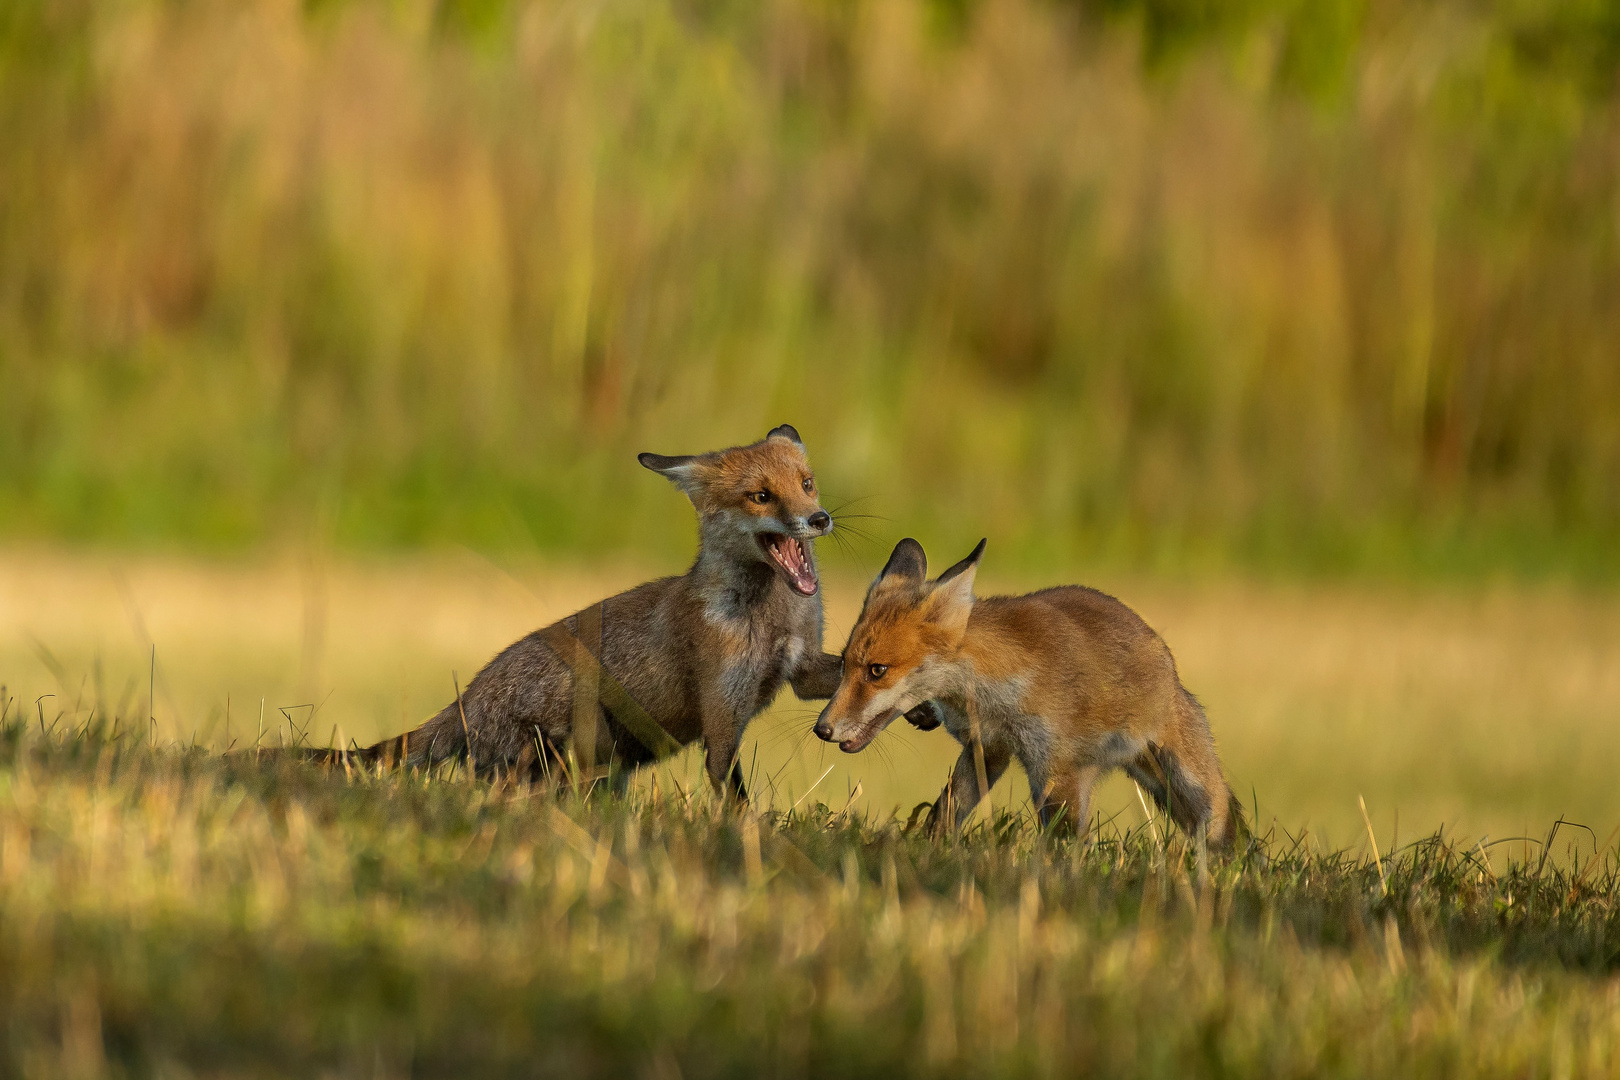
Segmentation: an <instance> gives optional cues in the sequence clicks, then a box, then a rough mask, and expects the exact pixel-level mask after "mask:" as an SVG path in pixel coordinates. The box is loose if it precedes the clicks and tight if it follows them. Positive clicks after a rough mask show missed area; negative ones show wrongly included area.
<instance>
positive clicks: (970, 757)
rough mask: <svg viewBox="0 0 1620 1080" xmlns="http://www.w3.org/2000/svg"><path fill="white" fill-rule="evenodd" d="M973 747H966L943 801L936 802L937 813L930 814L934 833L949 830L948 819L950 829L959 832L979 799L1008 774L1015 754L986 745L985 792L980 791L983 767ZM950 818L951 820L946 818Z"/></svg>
mask: <svg viewBox="0 0 1620 1080" xmlns="http://www.w3.org/2000/svg"><path fill="white" fill-rule="evenodd" d="M974 758H975V754H974V752H973V745H972V744H971V743H969V744H968V745H966V746H964V747H962V756H961V757H959V758H957V759H956V765H955V767H954V768H952V769H951V778H950V780H948V781H946V783H945V790H944V791H942V792H940V793H939V801H938V802H936V803H934V810H933V813H931V814H930V815H929V821H930V822H932V824H933V827H934V830H935V831H936V832H937V831H940V830H942V829H944V828H945V823H946V821H947V820H949V821H950V828H951V831H952V832H955V831H957V830H959V829H961V827H962V823H963V822H964V821H966V820H967V819H968V815H969V814H971V813H973V811H974V809H975V808H976V807H977V806H978V805H979V800H980V799H982V798H983V797H984V796H986V795H988V794H989V793H990V789H991V788H993V787H995V786H996V781H997V780H999V779H1001V774H1002V773H1004V772H1006V771H1007V763H1008V762H1009V761H1011V760H1012V755H1011V754H1010V753H1008V752H1007V751H1006V750H1005V749H1003V748H1001V747H999V746H986V747H985V748H984V780H985V784H984V790H983V791H980V790H979V765H978V762H977V761H975V760H974ZM947 814H949V815H950V817H949V819H947V817H946V815H947Z"/></svg>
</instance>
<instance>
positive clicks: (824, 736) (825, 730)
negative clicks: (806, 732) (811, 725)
mask: <svg viewBox="0 0 1620 1080" xmlns="http://www.w3.org/2000/svg"><path fill="white" fill-rule="evenodd" d="M815 731H816V738H818V739H820V740H821V741H822V742H832V725H831V724H829V723H827V718H826V717H822V718H821V719H820V720H817V721H816V727H815Z"/></svg>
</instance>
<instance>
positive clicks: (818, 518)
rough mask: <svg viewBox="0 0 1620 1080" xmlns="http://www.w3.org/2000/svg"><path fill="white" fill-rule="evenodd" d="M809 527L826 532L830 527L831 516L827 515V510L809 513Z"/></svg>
mask: <svg viewBox="0 0 1620 1080" xmlns="http://www.w3.org/2000/svg"><path fill="white" fill-rule="evenodd" d="M810 527H811V528H812V529H817V530H820V531H821V532H826V531H827V530H828V529H830V528H832V518H830V517H828V516H827V511H825V510H817V511H816V512H815V513H813V514H811V515H810Z"/></svg>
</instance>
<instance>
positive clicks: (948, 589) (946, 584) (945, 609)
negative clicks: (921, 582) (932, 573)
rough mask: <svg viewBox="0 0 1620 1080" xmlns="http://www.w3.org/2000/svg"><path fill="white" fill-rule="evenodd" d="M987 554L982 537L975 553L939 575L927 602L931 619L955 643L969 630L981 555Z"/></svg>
mask: <svg viewBox="0 0 1620 1080" xmlns="http://www.w3.org/2000/svg"><path fill="white" fill-rule="evenodd" d="M983 555H984V541H983V540H980V541H979V546H978V547H976V548H974V549H973V554H971V555H969V556H968V557H967V558H965V559H963V560H962V561H961V562H959V563H957V564H956V565H955V566H953V567H951V568H950V569H949V570H947V571H945V572H944V573H943V574H941V575H939V579H938V580H937V581H935V582H934V583H933V585H932V586H930V588H929V591H928V599H927V600H926V601H925V602H924V606H925V610H926V611H927V614H928V621H929V622H931V623H933V624H934V625H935V626H937V627H938V628H939V629H940V630H941V631H942V632H943V633H944V634H945V637H946V639H947V640H949V641H950V642H951V644H952V645H953V646H954V645H956V644H957V643H958V642H960V641H961V640H962V635H963V634H966V633H967V624H968V616H970V615H972V614H973V581H974V579H975V578H976V577H978V576H979V559H980V557H981V556H983Z"/></svg>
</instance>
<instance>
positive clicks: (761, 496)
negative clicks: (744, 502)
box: [748, 491, 771, 506]
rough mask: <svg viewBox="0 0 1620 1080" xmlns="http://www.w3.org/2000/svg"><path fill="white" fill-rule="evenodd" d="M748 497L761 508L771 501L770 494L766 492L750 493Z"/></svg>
mask: <svg viewBox="0 0 1620 1080" xmlns="http://www.w3.org/2000/svg"><path fill="white" fill-rule="evenodd" d="M748 497H749V499H751V500H753V501H754V502H757V503H759V504H760V505H761V506H763V505H764V504H765V503H768V502H770V501H771V493H770V492H768V491H750V492H749V493H748Z"/></svg>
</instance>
